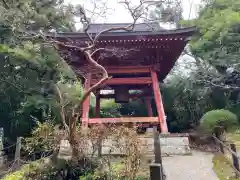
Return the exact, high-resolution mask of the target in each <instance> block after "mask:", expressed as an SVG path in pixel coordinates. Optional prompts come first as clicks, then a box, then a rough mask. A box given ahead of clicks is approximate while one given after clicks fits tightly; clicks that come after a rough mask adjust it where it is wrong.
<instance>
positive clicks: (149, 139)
mask: <svg viewBox="0 0 240 180" xmlns="http://www.w3.org/2000/svg"><path fill="white" fill-rule="evenodd" d="M139 139H140V140H141V148H142V153H143V154H144V156H145V155H146V156H154V140H153V136H150V135H144V136H143V135H141V136H139ZM159 139H160V145H161V151H162V152H161V153H162V156H173V155H191V153H192V152H191V149H190V146H189V139H188V134H161V135H160V136H159ZM122 143H123V142H122ZM68 146H69V144H68V143H67V142H65V143H63V144H62V148H60V150H61V153H60V154H62V155H65V156H66V155H67V154H68V153H67V152H66V151H68V150H69V151H70V149H69V148H68ZM120 147H124V146H121V145H120ZM110 151H111V153H110ZM87 153H89V154H92V147H91V143H90V142H89V149H88V150H87ZM96 153H97V152H96ZM96 153H95V154H96ZM109 154H111V155H116V156H117V155H124V150H121V149H120V148H119V146H117V145H116V141H114V140H113V139H111V138H108V139H106V140H104V141H103V142H102V155H109Z"/></svg>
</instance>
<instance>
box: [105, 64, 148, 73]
mask: <svg viewBox="0 0 240 180" xmlns="http://www.w3.org/2000/svg"><path fill="white" fill-rule="evenodd" d="M106 70H107V72H108V73H109V74H134V73H150V67H148V66H141V67H136V66H132V67H131V66H130V67H125V66H122V67H121V66H118V67H109V68H106Z"/></svg>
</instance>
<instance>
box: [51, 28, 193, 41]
mask: <svg viewBox="0 0 240 180" xmlns="http://www.w3.org/2000/svg"><path fill="white" fill-rule="evenodd" d="M194 32H196V27H195V26H193V27H187V28H180V29H174V30H163V31H149V32H146V31H145V32H144V31H142V32H140V31H139V32H106V33H103V34H102V35H101V37H111V36H112V37H114V36H115V37H117V36H136V35H137V36H144V35H179V34H185V33H187V34H188V33H189V34H193V33H194ZM92 35H93V36H94V35H96V34H92ZM47 36H49V37H55V38H85V37H86V34H85V33H74V32H71V33H68V32H67V33H49V34H47Z"/></svg>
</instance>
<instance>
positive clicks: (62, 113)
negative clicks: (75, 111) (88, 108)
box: [55, 85, 70, 133]
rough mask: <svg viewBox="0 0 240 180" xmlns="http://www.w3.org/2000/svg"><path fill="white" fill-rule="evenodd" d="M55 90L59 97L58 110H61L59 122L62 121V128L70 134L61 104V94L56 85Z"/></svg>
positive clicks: (62, 103) (62, 104)
mask: <svg viewBox="0 0 240 180" xmlns="http://www.w3.org/2000/svg"><path fill="white" fill-rule="evenodd" d="M55 90H56V92H57V94H58V97H59V104H60V108H61V112H60V115H61V120H62V123H63V126H64V128H65V129H66V130H67V132H68V133H70V129H69V127H68V125H67V123H66V114H65V109H64V102H63V101H64V100H63V97H62V93H61V90H60V89H59V87H58V85H55Z"/></svg>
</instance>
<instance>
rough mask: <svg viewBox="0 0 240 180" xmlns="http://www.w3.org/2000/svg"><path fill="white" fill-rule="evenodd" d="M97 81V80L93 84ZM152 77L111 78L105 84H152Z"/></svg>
mask: <svg viewBox="0 0 240 180" xmlns="http://www.w3.org/2000/svg"><path fill="white" fill-rule="evenodd" d="M94 83H96V82H95V81H93V82H92V84H94ZM151 83H152V79H151V78H150V77H139V78H112V79H109V80H108V81H107V82H106V83H105V85H131V84H132V85H134V84H151Z"/></svg>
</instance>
